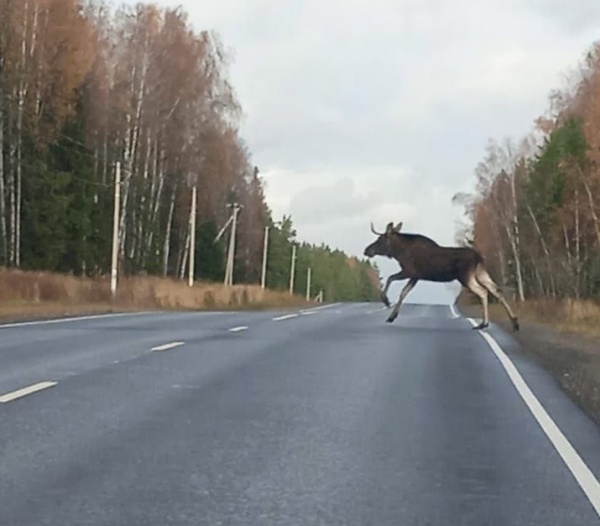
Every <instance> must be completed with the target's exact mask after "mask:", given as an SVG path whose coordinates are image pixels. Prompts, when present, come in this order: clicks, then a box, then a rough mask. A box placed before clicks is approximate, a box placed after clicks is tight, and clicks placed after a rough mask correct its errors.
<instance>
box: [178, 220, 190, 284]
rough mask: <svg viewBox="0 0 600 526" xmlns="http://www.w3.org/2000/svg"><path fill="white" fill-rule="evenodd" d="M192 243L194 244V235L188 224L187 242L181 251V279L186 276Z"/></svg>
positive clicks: (186, 231)
mask: <svg viewBox="0 0 600 526" xmlns="http://www.w3.org/2000/svg"><path fill="white" fill-rule="evenodd" d="M191 244H192V237H191V235H190V227H189V225H188V226H187V228H186V229H185V243H184V245H183V250H182V251H181V254H180V259H179V279H183V278H185V267H186V263H187V262H188V259H189V253H190V245H191Z"/></svg>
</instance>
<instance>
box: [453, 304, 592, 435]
mask: <svg viewBox="0 0 600 526" xmlns="http://www.w3.org/2000/svg"><path fill="white" fill-rule="evenodd" d="M457 306H458V308H459V310H460V311H461V313H462V314H463V315H465V316H470V317H473V318H475V319H480V318H481V316H482V311H481V306H480V305H479V304H478V303H477V302H475V301H473V299H472V298H469V297H468V296H467V294H465V293H463V294H461V295H460V296H459V301H458V305H457ZM514 308H515V311H516V313H517V316H518V317H519V321H520V325H521V330H520V331H519V332H512V330H511V327H510V323H509V322H508V319H507V317H506V313H505V312H504V309H502V307H501V306H500V305H496V304H495V305H491V306H490V319H491V320H492V321H493V322H494V323H496V324H497V325H499V326H500V327H502V328H503V329H504V330H506V331H507V332H509V333H511V335H512V336H513V337H514V338H515V339H516V340H517V341H518V342H519V344H520V346H521V348H522V349H523V352H524V353H525V354H526V355H527V356H529V357H530V358H531V359H533V360H534V361H536V362H537V363H538V364H540V365H541V366H542V367H544V368H545V369H546V370H547V371H548V372H549V373H551V374H552V376H553V377H554V378H555V380H556V381H557V383H558V384H559V385H560V387H561V388H562V389H563V390H564V391H565V392H566V393H567V395H569V396H570V397H571V399H572V400H573V401H574V402H575V403H576V404H577V405H578V406H579V407H581V408H582V409H583V411H585V412H586V413H587V414H588V415H589V416H590V417H591V418H592V419H593V420H595V421H596V423H598V424H599V425H600V305H598V304H596V303H594V302H591V301H575V300H564V301H527V302H524V303H522V304H520V305H515V307H514Z"/></svg>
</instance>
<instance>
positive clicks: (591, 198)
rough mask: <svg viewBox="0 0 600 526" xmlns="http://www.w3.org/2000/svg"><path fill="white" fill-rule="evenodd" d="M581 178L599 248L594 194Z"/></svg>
mask: <svg viewBox="0 0 600 526" xmlns="http://www.w3.org/2000/svg"><path fill="white" fill-rule="evenodd" d="M582 180H583V186H584V188H585V191H586V193H587V196H588V202H589V207H590V213H591V214H592V220H593V221H594V230H595V232H596V241H597V242H598V248H599V249H600V220H598V214H597V213H596V207H595V204H594V196H593V194H592V190H591V189H590V185H589V184H588V182H587V181H586V180H585V178H584V177H582Z"/></svg>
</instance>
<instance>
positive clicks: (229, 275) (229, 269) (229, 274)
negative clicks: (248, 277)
mask: <svg viewBox="0 0 600 526" xmlns="http://www.w3.org/2000/svg"><path fill="white" fill-rule="evenodd" d="M228 206H231V207H233V216H232V217H233V222H232V225H231V236H230V237H229V251H228V253H227V266H226V268H225V281H224V283H225V285H229V286H231V285H233V265H234V256H235V235H236V228H237V215H238V212H239V210H240V208H241V206H240V204H238V203H233V204H232V205H228Z"/></svg>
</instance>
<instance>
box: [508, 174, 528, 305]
mask: <svg viewBox="0 0 600 526" xmlns="http://www.w3.org/2000/svg"><path fill="white" fill-rule="evenodd" d="M515 178H516V173H515V172H514V171H513V173H512V175H511V176H510V190H511V196H512V207H513V209H512V217H511V224H512V225H511V226H512V229H511V231H510V232H509V239H510V240H511V246H512V249H513V255H514V258H515V266H516V271H517V291H518V293H519V300H520V301H522V302H523V301H525V290H524V287H523V272H522V270H521V238H520V230H519V216H518V214H517V205H518V203H517V188H516V183H515Z"/></svg>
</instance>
